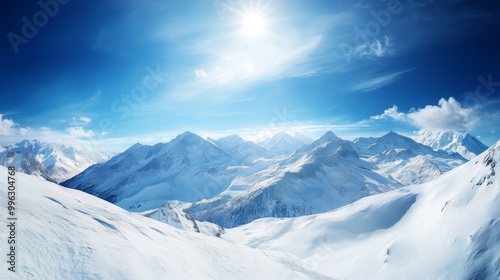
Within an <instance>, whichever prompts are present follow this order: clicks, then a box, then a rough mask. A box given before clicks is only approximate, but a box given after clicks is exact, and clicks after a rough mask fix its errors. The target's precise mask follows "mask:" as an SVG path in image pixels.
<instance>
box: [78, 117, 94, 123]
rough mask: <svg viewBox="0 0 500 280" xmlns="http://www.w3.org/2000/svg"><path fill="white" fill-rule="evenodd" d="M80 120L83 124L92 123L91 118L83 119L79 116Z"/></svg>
mask: <svg viewBox="0 0 500 280" xmlns="http://www.w3.org/2000/svg"><path fill="white" fill-rule="evenodd" d="M80 120H81V121H82V122H84V123H90V122H91V121H92V119H91V118H89V117H85V116H81V117H80Z"/></svg>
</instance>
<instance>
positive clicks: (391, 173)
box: [352, 131, 467, 185]
mask: <svg viewBox="0 0 500 280" xmlns="http://www.w3.org/2000/svg"><path fill="white" fill-rule="evenodd" d="M352 143H353V147H354V149H355V150H356V151H357V152H358V153H359V154H360V155H361V156H362V157H363V158H365V159H366V160H367V161H369V162H371V163H373V164H374V165H375V166H377V167H378V172H379V173H381V174H383V175H384V176H387V177H389V178H392V179H394V180H396V181H397V182H399V183H401V184H403V185H411V184H420V183H424V182H427V181H429V180H431V179H434V178H435V177H437V176H439V175H441V174H443V173H445V172H448V171H450V170H451V169H453V168H455V167H457V166H459V165H461V164H463V163H465V162H466V161H467V160H466V159H465V158H463V157H462V156H461V155H459V154H457V153H451V154H450V153H448V152H444V151H435V150H433V149H432V148H431V147H428V146H425V145H423V144H421V143H417V142H416V141H414V140H413V139H411V138H409V137H405V136H403V135H400V134H397V133H395V132H392V131H391V132H389V133H387V134H385V135H383V136H382V137H379V138H359V139H355V140H354V141H353V142H352Z"/></svg>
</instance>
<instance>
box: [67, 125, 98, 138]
mask: <svg viewBox="0 0 500 280" xmlns="http://www.w3.org/2000/svg"><path fill="white" fill-rule="evenodd" d="M66 131H67V132H68V134H69V135H70V136H73V137H76V138H90V137H93V136H94V135H95V134H94V132H93V131H92V130H85V129H83V127H80V126H78V127H70V128H68V129H67V130H66Z"/></svg>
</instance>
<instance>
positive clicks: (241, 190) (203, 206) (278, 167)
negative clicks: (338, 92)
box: [185, 132, 400, 227]
mask: <svg viewBox="0 0 500 280" xmlns="http://www.w3.org/2000/svg"><path fill="white" fill-rule="evenodd" d="M371 168H373V167H372V166H371V165H370V164H369V163H367V162H365V161H363V160H361V159H359V157H358V155H357V153H356V151H354V150H353V149H352V147H351V145H350V144H349V142H347V141H345V140H342V139H340V138H338V137H337V136H336V135H335V134H333V133H332V132H328V133H326V134H325V135H324V136H323V137H321V138H320V139H318V140H317V141H315V142H313V143H311V144H310V145H307V146H304V147H302V148H301V149H299V150H298V151H297V152H295V153H294V154H293V155H292V156H290V157H288V158H286V159H285V160H283V161H278V162H277V163H275V164H273V165H271V166H269V167H267V168H265V169H263V170H261V171H258V172H256V173H253V174H251V175H250V176H239V177H238V178H237V179H236V180H235V182H237V183H235V184H232V185H231V186H230V187H229V188H228V189H227V190H226V191H224V192H222V193H221V194H220V195H218V196H216V197H214V198H212V199H208V200H204V201H200V202H197V203H193V204H192V205H190V206H189V207H187V208H186V209H185V211H186V212H187V213H189V214H191V215H192V216H193V217H195V218H197V219H199V220H207V221H211V222H214V223H216V224H219V225H222V226H224V227H234V226H237V225H241V224H244V223H248V222H250V221H253V220H255V219H258V218H262V217H296V216H301V215H307V214H313V213H320V212H324V211H328V210H332V209H335V208H337V207H340V206H343V205H345V204H348V203H351V202H353V201H355V200H357V199H359V198H361V197H365V196H367V195H371V194H375V193H380V192H384V191H388V190H391V189H394V188H397V187H400V185H398V184H397V183H395V182H394V181H392V180H388V179H386V178H385V177H383V176H381V175H380V174H377V173H375V172H373V171H371Z"/></svg>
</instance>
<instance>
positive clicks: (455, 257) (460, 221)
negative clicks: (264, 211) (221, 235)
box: [227, 141, 500, 280]
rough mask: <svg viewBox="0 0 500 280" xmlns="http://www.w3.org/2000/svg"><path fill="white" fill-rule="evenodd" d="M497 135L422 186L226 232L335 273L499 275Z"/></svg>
mask: <svg viewBox="0 0 500 280" xmlns="http://www.w3.org/2000/svg"><path fill="white" fill-rule="evenodd" d="M499 173H500V141H499V142H498V143H497V144H496V145H494V146H493V147H492V148H490V149H489V150H487V151H485V152H484V153H482V154H481V155H480V156H478V157H476V158H474V159H472V160H471V161H470V162H468V163H466V164H464V165H462V166H460V167H457V168H456V169H454V170H452V171H450V172H448V173H446V174H444V175H442V176H440V177H438V178H436V179H434V180H432V181H430V182H428V183H425V184H422V185H416V186H411V187H406V188H402V189H398V190H394V191H391V192H387V193H383V194H379V195H374V196H370V197H366V198H363V199H361V200H359V201H356V202H354V203H353V204H351V205H348V206H345V207H343V208H340V209H338V210H335V211H331V212H327V213H322V214H317V215H312V216H303V217H298V218H288V219H276V218H267V219H260V220H257V221H254V222H252V223H250V224H247V225H244V226H241V227H238V228H233V229H229V230H228V234H227V237H228V238H231V239H234V240H245V241H246V243H247V244H248V245H249V246H251V247H255V248H260V249H265V250H273V251H280V252H287V253H291V254H293V255H295V256H297V257H299V258H301V259H302V260H303V264H304V265H305V266H307V267H308V268H310V269H313V270H316V271H318V272H320V273H322V274H326V275H328V276H331V277H334V278H338V279H351V280H354V279H458V280H460V279H464V280H468V279H482V280H495V279H499V278H500V176H499Z"/></svg>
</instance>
